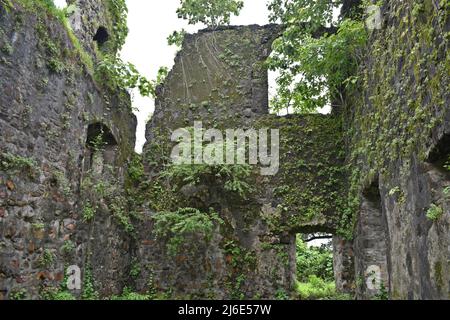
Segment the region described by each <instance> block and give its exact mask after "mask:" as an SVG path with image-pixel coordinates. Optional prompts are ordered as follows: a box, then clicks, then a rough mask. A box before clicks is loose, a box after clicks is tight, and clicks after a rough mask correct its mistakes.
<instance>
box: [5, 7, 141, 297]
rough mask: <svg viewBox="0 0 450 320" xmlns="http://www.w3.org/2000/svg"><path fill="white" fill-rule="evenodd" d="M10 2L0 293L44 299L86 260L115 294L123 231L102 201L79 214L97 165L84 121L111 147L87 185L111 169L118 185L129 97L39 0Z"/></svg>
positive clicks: (131, 121)
mask: <svg viewBox="0 0 450 320" xmlns="http://www.w3.org/2000/svg"><path fill="white" fill-rule="evenodd" d="M13 4H14V8H9V9H8V10H5V8H3V7H1V8H0V136H1V137H0V162H1V165H0V255H1V256H0V257H1V258H0V299H3V298H8V297H12V296H13V295H14V294H18V293H20V295H21V296H22V295H23V296H24V297H25V298H38V297H41V298H42V293H43V292H44V291H45V289H46V288H47V289H48V288H51V287H54V288H58V287H59V285H60V283H61V281H62V280H63V277H64V272H65V268H66V267H67V266H68V265H78V266H79V267H80V268H81V269H82V271H83V275H84V276H85V274H86V270H87V269H88V267H89V266H90V268H91V269H92V273H93V278H94V279H95V287H96V288H97V289H98V291H99V292H100V293H101V294H105V295H108V294H112V293H119V292H120V291H121V290H122V287H123V283H125V281H126V279H125V278H126V277H127V276H128V269H127V268H128V267H129V260H130V258H129V256H130V250H129V249H128V247H129V246H130V239H129V238H130V236H129V235H128V234H127V233H126V232H125V231H124V230H123V227H122V226H121V224H120V223H118V222H117V220H116V219H115V218H114V217H113V215H112V214H111V213H110V212H111V210H109V209H108V204H107V203H106V202H103V201H100V200H99V204H98V210H97V213H96V215H95V218H94V219H93V221H92V222H90V223H87V222H85V221H84V220H83V217H82V214H83V208H84V207H85V205H86V199H91V201H93V200H94V199H93V198H95V197H94V196H92V197H87V196H86V190H85V188H83V184H84V185H85V187H86V186H88V185H89V184H87V181H88V177H89V172H88V170H89V169H91V167H93V166H95V165H94V163H92V161H93V160H92V159H91V157H90V156H89V155H90V154H91V151H90V150H91V147H90V146H88V145H87V141H88V140H89V139H90V138H93V137H90V138H89V137H88V127H89V126H90V125H92V124H95V123H101V124H103V126H105V128H106V127H107V128H109V130H110V134H111V135H112V136H113V139H112V140H115V143H116V146H113V143H112V142H111V141H110V142H111V148H109V150H110V151H107V150H106V151H105V153H104V154H100V153H98V154H97V156H96V157H97V159H100V160H101V161H100V162H101V163H102V164H101V165H100V166H101V169H98V168H97V169H98V171H99V172H97V173H98V174H99V175H100V176H102V177H98V178H97V180H96V178H95V177H89V179H90V180H89V181H91V184H90V185H89V190H88V193H90V194H94V193H96V191H95V190H96V189H95V185H96V183H98V182H100V181H102V182H103V183H108V182H112V179H111V178H110V176H114V177H116V178H117V180H118V181H116V182H117V186H120V184H121V181H122V180H123V177H124V170H126V160H127V157H128V156H129V155H130V154H131V153H132V150H133V146H134V139H135V138H134V131H135V126H136V120H135V118H134V116H133V115H132V113H131V107H130V100H129V98H128V95H127V94H123V95H119V94H110V93H109V92H108V91H105V90H103V89H101V88H100V87H99V85H98V84H97V83H96V82H95V81H94V80H93V76H92V74H90V71H91V70H89V68H88V67H87V66H86V65H85V64H84V63H83V62H81V59H80V56H79V51H77V50H76V48H75V47H74V43H73V41H72V40H73V38H72V39H71V38H70V37H69V35H68V32H67V30H66V28H65V27H64V26H63V24H62V23H61V21H59V20H58V19H57V18H56V17H55V16H54V15H52V14H51V12H49V11H48V10H47V9H46V8H45V7H41V6H39V3H38V2H36V4H31V3H30V5H24V4H22V2H21V1H13ZM108 165H109V166H108ZM109 171H111V173H109ZM93 181H95V182H93ZM124 277H125V278H124ZM23 290H24V291H23Z"/></svg>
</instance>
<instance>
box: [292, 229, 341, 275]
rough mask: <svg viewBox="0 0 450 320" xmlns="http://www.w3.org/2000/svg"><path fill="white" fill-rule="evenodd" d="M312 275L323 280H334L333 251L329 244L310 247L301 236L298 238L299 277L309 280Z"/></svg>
mask: <svg viewBox="0 0 450 320" xmlns="http://www.w3.org/2000/svg"><path fill="white" fill-rule="evenodd" d="M311 276H315V277H318V278H320V279H322V280H323V281H334V274H333V251H332V249H331V248H330V246H329V245H323V246H321V247H308V246H307V244H306V243H305V242H304V241H303V240H302V239H301V238H300V237H298V238H297V279H298V280H299V281H300V282H308V281H309V279H310V277H311Z"/></svg>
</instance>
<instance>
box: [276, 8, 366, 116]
mask: <svg viewBox="0 0 450 320" xmlns="http://www.w3.org/2000/svg"><path fill="white" fill-rule="evenodd" d="M340 3H341V1H333V0H318V1H316V0H314V1H311V0H273V1H272V2H271V3H270V4H269V10H270V11H271V16H270V19H271V21H272V22H278V23H282V24H284V25H285V26H286V29H285V31H284V32H283V35H282V37H280V38H279V39H277V40H275V42H274V44H273V54H272V56H271V57H270V58H269V60H268V65H269V68H270V69H271V70H277V71H279V72H280V75H279V77H278V78H277V84H278V92H277V94H276V96H275V97H274V98H273V100H272V101H271V103H272V108H273V109H274V111H280V110H284V109H287V110H288V111H289V110H290V109H293V110H294V111H296V112H311V111H315V110H317V109H318V108H321V107H324V106H326V105H328V104H330V103H336V102H339V103H341V104H342V103H343V101H342V96H341V93H342V90H343V89H344V88H346V87H349V86H354V85H355V84H356V83H357V80H358V79H357V77H356V72H357V67H358V65H359V63H360V61H361V58H362V56H361V48H362V47H363V46H364V45H365V43H366V41H367V34H366V31H365V28H364V23H363V22H361V21H356V20H350V19H345V20H341V21H338V20H336V19H335V17H334V15H333V13H334V12H335V11H336V10H337V9H338V8H339V5H340Z"/></svg>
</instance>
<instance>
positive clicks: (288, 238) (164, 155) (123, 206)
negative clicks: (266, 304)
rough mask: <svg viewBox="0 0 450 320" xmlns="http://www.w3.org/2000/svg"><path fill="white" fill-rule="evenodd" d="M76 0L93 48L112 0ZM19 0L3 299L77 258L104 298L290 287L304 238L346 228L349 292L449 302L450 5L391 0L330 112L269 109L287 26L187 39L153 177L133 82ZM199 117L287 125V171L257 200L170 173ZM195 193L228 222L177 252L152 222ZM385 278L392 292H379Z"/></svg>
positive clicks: (258, 185) (204, 207)
mask: <svg viewBox="0 0 450 320" xmlns="http://www.w3.org/2000/svg"><path fill="white" fill-rule="evenodd" d="M76 2H77V4H78V7H79V9H78V11H77V12H76V13H75V15H74V16H72V18H71V23H72V25H73V27H74V31H75V35H76V36H77V37H78V39H79V40H80V42H81V44H82V46H83V47H84V49H85V51H86V52H87V54H88V55H90V56H91V58H92V60H93V61H94V62H95V61H97V58H99V57H100V56H101V55H99V52H98V50H99V49H101V48H98V44H94V43H93V36H94V35H95V32H96V30H98V28H99V26H105V27H107V29H108V30H109V31H111V30H114V28H113V26H114V25H115V23H116V22H115V21H114V18H112V17H110V16H109V14H110V8H108V7H107V6H105V5H104V3H103V2H100V1H89V2H87V1H76ZM13 3H14V8H13V9H12V10H10V11H9V12H7V11H6V10H4V9H3V8H0V90H1V91H0V133H1V144H0V165H1V167H0V299H9V298H12V297H14V296H17V295H18V294H19V293H24V294H25V297H26V298H34V299H37V298H42V289H43V288H44V289H45V288H57V287H59V285H60V284H61V281H63V279H64V273H65V268H66V267H67V265H70V264H75V265H78V266H80V267H81V269H82V272H83V281H84V285H85V284H86V282H87V281H88V280H89V278H90V277H89V272H88V271H89V270H91V271H92V284H93V286H94V288H95V290H96V291H98V293H99V294H100V296H101V297H105V296H111V295H113V294H120V293H121V292H122V290H123V289H124V288H125V287H133V288H135V289H136V290H137V291H140V292H142V293H145V292H147V293H148V292H150V291H152V292H153V291H155V293H157V294H158V297H163V298H233V299H241V298H274V297H277V298H283V297H286V296H287V295H288V294H289V293H290V292H291V290H292V288H293V284H294V281H295V272H296V263H295V262H296V261H295V236H296V234H297V233H310V232H319V231H320V232H328V233H332V234H333V235H334V239H333V246H334V269H335V270H334V271H335V277H336V284H337V289H338V290H339V291H341V292H355V293H356V297H357V298H359V299H367V298H373V297H374V296H381V295H382V294H384V295H387V296H389V297H390V298H392V299H448V298H449V285H450V284H449V282H450V278H449V277H450V271H449V261H450V259H449V258H450V251H449V250H450V249H449V248H450V244H449V241H450V237H449V223H450V203H449V195H448V187H449V185H450V176H449V172H448V170H447V168H446V162H447V161H448V158H449V153H450V149H449V146H450V138H449V137H450V108H449V105H450V97H449V92H450V91H449V90H448V89H449V74H450V72H449V67H450V63H449V56H448V52H449V50H448V36H446V34H447V33H448V32H449V30H450V23H449V14H448V8H446V7H443V6H442V5H441V4H440V3H437V2H436V1H431V0H425V1H423V2H420V3H415V2H414V3H413V2H412V1H386V3H385V5H384V6H383V8H382V10H383V17H384V18H383V19H384V20H383V28H382V29H381V30H375V31H373V33H372V34H371V37H370V45H369V48H368V50H367V52H366V58H365V59H364V60H365V63H364V65H363V66H361V75H360V78H361V79H362V82H363V83H362V90H360V92H356V93H353V94H352V95H347V96H348V106H347V108H343V109H342V110H341V111H340V112H342V113H341V114H339V112H334V113H333V114H332V115H295V116H290V117H277V116H275V115H269V114H268V92H267V91H268V90H267V88H268V84H267V70H266V69H265V67H264V61H265V60H266V58H267V57H268V56H269V54H270V50H271V44H272V42H273V41H274V40H275V39H276V37H278V36H279V34H280V31H281V29H280V27H278V26H276V25H268V26H246V27H242V26H240V27H227V28H219V29H217V30H214V31H213V30H203V31H200V32H199V33H197V34H195V35H188V36H187V37H186V39H185V41H184V44H183V48H182V50H181V51H180V52H179V53H178V55H177V57H176V59H175V66H174V68H173V70H172V71H171V72H170V74H169V75H168V77H167V79H166V81H165V83H164V84H163V85H162V86H160V87H159V88H158V89H157V99H156V110H155V113H154V116H153V118H152V120H151V121H150V122H149V123H148V125H147V133H146V137H147V143H146V146H145V148H144V155H143V159H144V164H145V175H144V178H142V180H144V181H140V183H139V182H136V181H132V179H131V180H130V177H129V175H128V174H127V173H128V169H129V164H128V163H129V162H128V160H130V158H131V156H132V155H133V146H134V142H135V141H134V140H135V138H134V131H135V126H136V121H135V118H134V116H133V115H132V113H131V108H130V100H129V97H128V96H127V94H126V93H124V92H119V91H117V92H111V90H108V89H106V88H104V87H103V86H102V85H101V84H99V83H98V82H96V81H95V79H94V78H93V76H92V74H91V72H92V70H90V68H88V67H87V66H86V65H85V64H84V63H83V62H81V61H82V59H80V56H79V54H78V53H77V50H75V49H76V48H75V46H74V43H73V42H72V41H73V39H72V40H71V37H69V33H68V31H67V30H66V29H65V28H64V26H63V25H62V23H61V22H60V21H59V20H57V19H56V18H55V17H53V16H52V15H51V14H50V13H49V12H46V11H45V10H40V11H39V10H38V11H36V10H35V11H33V10H29V9H27V8H24V7H23V6H21V5H20V3H21V2H20V1H19V0H13ZM24 22H26V23H24ZM110 35H111V37H112V39H114V34H113V33H111V34H110ZM105 50H106V52H108V51H109V52H114V44H113V45H112V47H107V48H106V49H105ZM30 53H32V54H30ZM197 120H201V121H202V122H203V125H204V127H205V128H217V129H221V130H223V129H227V128H233V129H235V128H242V129H250V128H256V129H258V128H264V127H269V128H276V129H279V130H280V132H281V139H280V150H281V153H280V156H281V161H282V163H281V167H280V171H279V173H278V174H277V175H276V176H273V177H263V176H261V175H259V169H260V168H259V167H255V168H253V171H252V172H251V174H250V175H249V176H248V177H247V180H246V182H247V183H248V184H249V185H250V186H252V187H253V188H252V190H251V192H248V194H247V195H246V197H244V196H241V195H239V194H238V193H237V192H236V191H233V190H231V191H230V189H227V188H225V185H226V181H225V180H226V178H224V177H222V176H220V175H219V176H218V175H217V174H205V175H203V176H201V177H200V178H199V181H198V183H195V184H188V183H184V184H183V183H181V184H180V183H177V181H176V178H174V177H171V178H170V177H169V178H168V177H167V176H165V175H164V173H165V170H166V169H167V163H168V157H169V155H170V152H171V149H172V146H173V145H174V143H172V142H171V141H170V136H171V133H172V131H173V130H175V129H178V128H184V127H192V126H193V124H194V121H197ZM100 133H102V134H101V135H100V137H101V138H102V142H103V143H104V146H103V147H102V148H101V149H100V150H99V149H98V148H96V147H95V145H96V144H95V141H96V138H98V137H99V134H100ZM184 207H193V208H196V209H198V210H200V211H201V212H203V213H207V212H210V209H211V210H213V211H214V212H216V213H217V214H218V216H219V217H220V219H221V221H223V223H216V224H214V225H213V227H212V234H211V237H210V238H207V239H206V238H205V237H202V235H201V234H200V233H195V232H191V233H188V234H187V235H183V236H184V238H183V239H182V240H183V241H182V242H181V245H180V246H179V247H178V250H177V252H176V254H170V252H169V251H170V250H169V249H170V247H169V244H170V241H171V240H173V237H174V236H176V235H169V234H166V235H165V237H164V236H161V235H158V234H156V231H158V230H156V226H155V222H156V220H155V217H157V215H158V214H160V213H161V212H165V211H168V212H170V213H174V212H175V213H176V212H177V210H178V209H179V208H184ZM90 214H93V216H92V217H89V215H90ZM433 214H434V218H433V217H432V216H433ZM427 216H428V217H427ZM348 225H350V226H351V227H350V228H348ZM345 226H347V228H345ZM344 236H347V237H344ZM171 237H172V238H171ZM351 237H353V239H352V240H350V239H349V238H351ZM374 267H375V268H374ZM374 271H375V276H376V277H375V278H374ZM377 271H380V272H379V274H377ZM373 279H375V280H376V281H378V280H379V282H380V283H382V284H383V286H384V288H385V291H386V292H383V290H381V289H382V288H381V286H379V287H378V288H375V289H371V285H370V283H369V282H368V281H369V280H373ZM23 290H24V291H23ZM75 293H76V295H77V297H80V294H81V292H75Z"/></svg>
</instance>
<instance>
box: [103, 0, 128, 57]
mask: <svg viewBox="0 0 450 320" xmlns="http://www.w3.org/2000/svg"><path fill="white" fill-rule="evenodd" d="M107 4H108V6H109V12H110V14H111V16H112V19H113V31H114V32H113V36H114V43H115V45H116V49H117V50H120V49H121V48H122V46H123V45H124V44H125V40H126V37H127V35H128V24H127V18H128V8H127V4H126V1H125V0H108V2H107Z"/></svg>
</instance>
